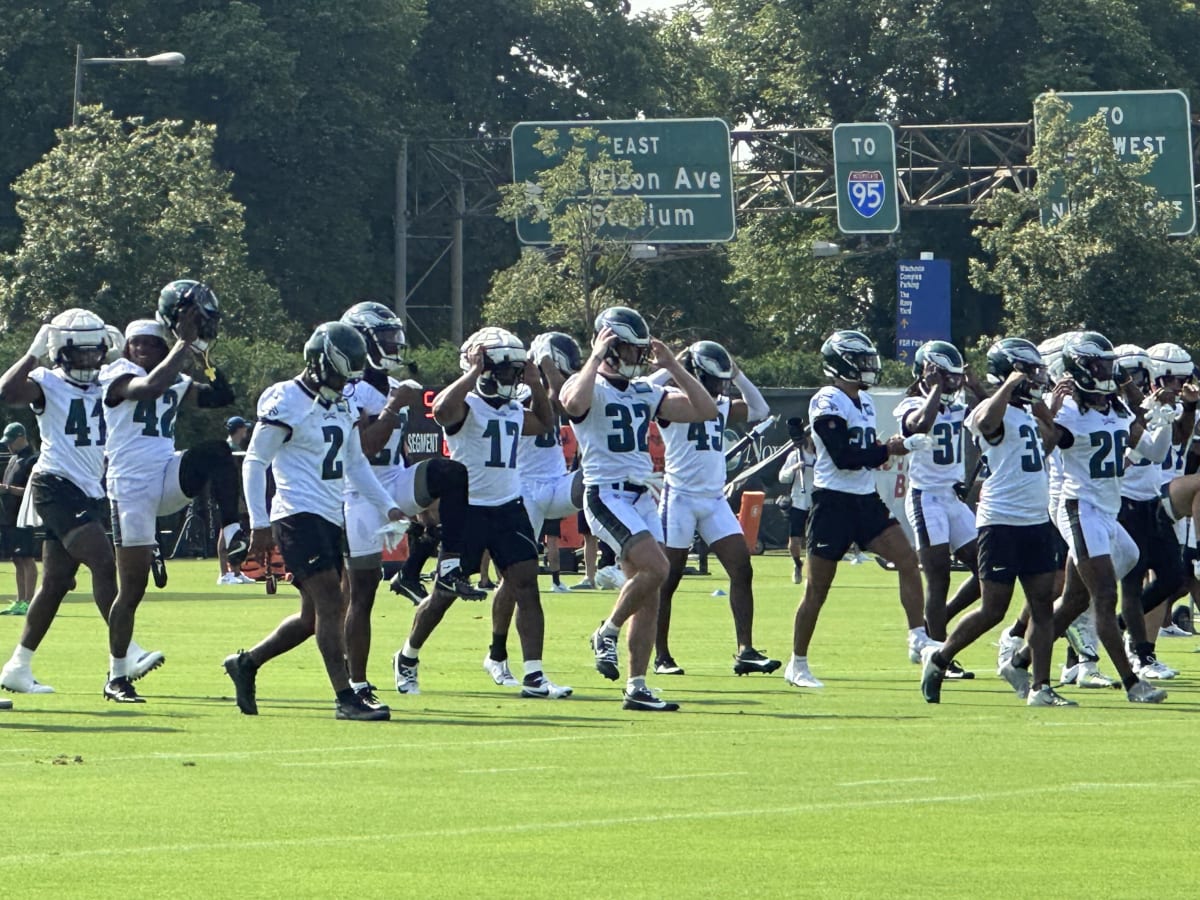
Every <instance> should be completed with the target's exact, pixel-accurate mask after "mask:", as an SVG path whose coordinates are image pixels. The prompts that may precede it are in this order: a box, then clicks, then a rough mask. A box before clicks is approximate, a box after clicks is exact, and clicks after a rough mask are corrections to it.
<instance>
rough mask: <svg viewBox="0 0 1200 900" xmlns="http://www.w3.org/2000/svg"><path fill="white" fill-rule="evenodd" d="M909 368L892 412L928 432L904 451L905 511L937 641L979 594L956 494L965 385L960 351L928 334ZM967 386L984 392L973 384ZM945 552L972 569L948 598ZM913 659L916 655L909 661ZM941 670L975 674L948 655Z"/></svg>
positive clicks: (911, 429) (971, 529) (970, 530)
mask: <svg viewBox="0 0 1200 900" xmlns="http://www.w3.org/2000/svg"><path fill="white" fill-rule="evenodd" d="M912 372H913V377H914V378H915V379H916V381H915V382H914V383H913V385H912V386H911V387H910V388H909V389H908V396H906V397H905V398H904V399H903V400H901V401H900V403H899V404H897V406H896V419H897V420H898V421H899V422H900V429H901V431H902V432H903V434H904V435H906V436H907V435H910V434H927V435H929V437H930V438H931V439H932V441H933V446H932V447H930V448H929V449H928V450H919V451H915V452H914V453H913V454H912V455H911V456H909V458H908V479H907V480H908V488H907V491H906V492H905V495H904V513H905V515H906V516H907V518H908V523H909V525H910V526H911V527H912V530H913V534H914V535H916V538H917V558H918V559H919V560H920V562H921V571H922V572H923V573H924V575H925V628H926V631H927V633H928V634H929V637H930V638H932V639H933V640H935V641H939V642H940V641H944V640H945V639H946V623H947V622H948V621H949V620H950V619H952V618H953V617H954V616H955V615H957V614H958V613H959V612H961V611H963V610H964V609H966V608H967V607H968V606H970V605H971V604H972V603H974V602H975V601H976V600H978V599H979V579H978V578H977V577H976V574H975V572H976V546H975V538H976V531H975V514H974V513H973V512H971V509H970V507H968V506H967V504H965V503H964V502H963V501H962V500H960V499H959V498H958V496H957V494H955V485H956V484H961V483H962V481H963V475H964V469H963V435H962V429H963V420H964V419H965V418H966V415H967V411H968V410H967V405H966V404H965V403H962V402H960V400H959V395H960V392H961V391H962V389H963V387H964V386H968V387H971V386H970V385H967V371H966V366H965V365H964V364H963V358H962V354H961V353H960V352H959V350H958V348H957V347H955V346H954V345H953V344H951V343H949V342H948V341H927V342H926V343H924V344H922V345H921V346H920V347H918V348H917V352H916V354H915V355H914V358H913V369H912ZM971 393H972V395H973V396H975V397H982V396H986V392H985V391H984V390H983V389H982V387H980V386H979V385H978V384H977V383H976V384H975V385H974V386H973V387H972V388H971ZM951 557H954V558H957V559H958V561H959V562H961V563H962V564H963V565H965V566H967V568H969V569H970V570H971V574H970V575H969V576H968V577H967V579H966V580H965V581H964V582H963V583H962V584H961V585H959V588H958V590H957V591H956V592H955V594H954V598H953V600H951V601H950V603H949V604H948V603H947V602H946V598H947V596H948V595H949V593H950V563H951ZM920 661H921V657H920V655H919V654H918V655H917V658H916V659H914V660H913V662H920ZM947 677H951V678H973V677H974V673H972V672H966V671H964V670H963V668H962V666H960V665H958V663H956V662H954V661H953V660H951V663H950V668H949V669H948V670H947Z"/></svg>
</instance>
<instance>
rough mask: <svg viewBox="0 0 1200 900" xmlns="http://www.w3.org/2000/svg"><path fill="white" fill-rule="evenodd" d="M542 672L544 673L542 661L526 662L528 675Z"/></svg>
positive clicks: (528, 660)
mask: <svg viewBox="0 0 1200 900" xmlns="http://www.w3.org/2000/svg"><path fill="white" fill-rule="evenodd" d="M540 671H542V661H541V660H540V659H527V660H525V674H526V675H536V674H537V673H538V672H540Z"/></svg>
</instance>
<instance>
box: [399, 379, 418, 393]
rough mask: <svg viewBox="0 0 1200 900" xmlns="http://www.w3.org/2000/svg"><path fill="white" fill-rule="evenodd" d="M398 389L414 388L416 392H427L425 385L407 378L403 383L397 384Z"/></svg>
mask: <svg viewBox="0 0 1200 900" xmlns="http://www.w3.org/2000/svg"><path fill="white" fill-rule="evenodd" d="M396 387H406V388H412V389H413V390H414V391H423V390H425V385H423V384H421V382H419V381H417V380H416V379H415V378H405V379H404V380H403V381H401V382H400V383H399V384H397V385H396Z"/></svg>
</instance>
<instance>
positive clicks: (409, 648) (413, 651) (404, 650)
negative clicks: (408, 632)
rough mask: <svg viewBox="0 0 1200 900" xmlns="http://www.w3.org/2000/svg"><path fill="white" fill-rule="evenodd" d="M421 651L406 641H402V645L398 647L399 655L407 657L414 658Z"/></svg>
mask: <svg viewBox="0 0 1200 900" xmlns="http://www.w3.org/2000/svg"><path fill="white" fill-rule="evenodd" d="M420 652H421V648H420V647H414V646H413V645H412V644H410V643H409V642H408V641H405V642H404V646H403V647H401V648H400V655H401V656H407V657H408V658H409V659H416V658H417V654H418V653H420Z"/></svg>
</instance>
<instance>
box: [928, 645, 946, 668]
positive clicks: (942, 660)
mask: <svg viewBox="0 0 1200 900" xmlns="http://www.w3.org/2000/svg"><path fill="white" fill-rule="evenodd" d="M929 659H930V660H931V661H932V662H933V664H934V665H935V666H937V667H938V668H939V669H941V670H942V671H943V672H944V671H946V669H948V668H950V660H948V659H946V657H944V656H942V651H941V650H934V651H933V653H931V654H930V656H929Z"/></svg>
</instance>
